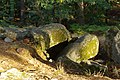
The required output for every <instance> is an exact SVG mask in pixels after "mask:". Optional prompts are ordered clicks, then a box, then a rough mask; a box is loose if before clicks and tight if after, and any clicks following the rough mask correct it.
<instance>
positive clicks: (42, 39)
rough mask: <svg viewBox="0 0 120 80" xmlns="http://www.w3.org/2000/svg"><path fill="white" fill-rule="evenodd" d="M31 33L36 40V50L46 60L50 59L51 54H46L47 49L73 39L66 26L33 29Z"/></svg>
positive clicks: (50, 25) (51, 25)
mask: <svg viewBox="0 0 120 80" xmlns="http://www.w3.org/2000/svg"><path fill="white" fill-rule="evenodd" d="M31 33H32V36H33V38H34V43H35V44H34V48H35V49H36V51H37V53H38V55H39V56H40V57H41V58H42V59H44V60H47V58H49V54H48V53H47V52H46V50H47V49H49V48H51V47H53V46H55V45H57V44H59V43H62V42H64V41H68V40H70V39H71V37H70V34H69V32H68V30H67V29H66V28H65V26H63V25H62V24H58V23H52V24H48V25H44V26H40V27H38V28H33V29H32V31H31Z"/></svg>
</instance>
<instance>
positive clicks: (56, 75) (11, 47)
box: [0, 40, 112, 80]
mask: <svg viewBox="0 0 120 80" xmlns="http://www.w3.org/2000/svg"><path fill="white" fill-rule="evenodd" d="M17 44H18V43H15V44H13V43H6V42H4V41H2V40H0V71H1V72H2V71H5V70H7V69H10V68H13V67H14V68H17V69H19V70H20V71H21V72H26V73H28V74H30V75H31V77H33V78H34V79H35V80H112V79H110V78H108V77H105V76H100V75H92V76H85V75H75V74H68V73H66V72H65V71H64V69H63V67H59V68H57V67H56V65H55V63H50V62H47V61H43V60H40V59H39V60H38V59H36V58H32V57H31V56H30V55H29V54H31V53H32V52H29V53H28V54H26V55H27V57H28V59H26V58H25V57H22V56H21V55H18V52H17V50H16V49H17V48H21V47H20V46H18V45H17ZM16 47H17V48H16ZM26 49H27V48H26ZM26 49H24V48H22V50H25V52H27V51H29V49H28V50H26ZM33 53H34V52H33ZM22 55H24V54H23V53H22Z"/></svg>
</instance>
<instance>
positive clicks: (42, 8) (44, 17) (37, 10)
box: [0, 0, 120, 26]
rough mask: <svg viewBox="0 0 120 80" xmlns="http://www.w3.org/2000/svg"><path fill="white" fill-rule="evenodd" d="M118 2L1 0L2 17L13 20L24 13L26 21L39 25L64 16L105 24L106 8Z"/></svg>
mask: <svg viewBox="0 0 120 80" xmlns="http://www.w3.org/2000/svg"><path fill="white" fill-rule="evenodd" d="M20 3H24V5H23V4H20ZM81 3H83V5H80V4H81ZM118 3H120V1H119V0H20V1H19V0H0V19H3V20H9V21H13V20H15V18H20V19H21V15H24V16H23V17H24V18H23V19H22V20H23V22H24V23H26V24H27V25H31V24H32V25H35V26H39V25H41V24H46V23H51V22H61V20H62V19H64V18H66V19H68V20H69V19H75V20H77V21H78V23H80V18H81V17H83V18H84V19H83V20H84V21H83V22H85V23H87V24H92V25H94V24H105V23H106V22H105V19H106V10H108V9H111V8H112V5H113V4H118ZM21 7H24V9H25V10H24V11H23V13H21V12H20V11H22V10H21ZM80 8H83V10H80ZM77 13H79V14H77ZM81 14H82V16H81ZM16 15H18V16H17V17H16ZM13 18H14V19H13ZM78 18H79V19H78ZM19 21H21V20H19Z"/></svg>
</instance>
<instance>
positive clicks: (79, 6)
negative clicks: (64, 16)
mask: <svg viewBox="0 0 120 80" xmlns="http://www.w3.org/2000/svg"><path fill="white" fill-rule="evenodd" d="M75 6H76V7H75V8H76V19H77V22H78V23H79V24H81V25H83V24H84V23H85V21H84V1H83V0H82V2H79V3H76V5H75Z"/></svg>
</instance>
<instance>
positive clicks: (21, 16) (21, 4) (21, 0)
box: [20, 0, 25, 24]
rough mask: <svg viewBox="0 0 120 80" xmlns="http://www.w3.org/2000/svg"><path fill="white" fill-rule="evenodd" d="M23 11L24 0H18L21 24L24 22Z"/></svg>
mask: <svg viewBox="0 0 120 80" xmlns="http://www.w3.org/2000/svg"><path fill="white" fill-rule="evenodd" d="M24 11H25V7H24V0H20V21H21V24H23V23H24Z"/></svg>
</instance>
